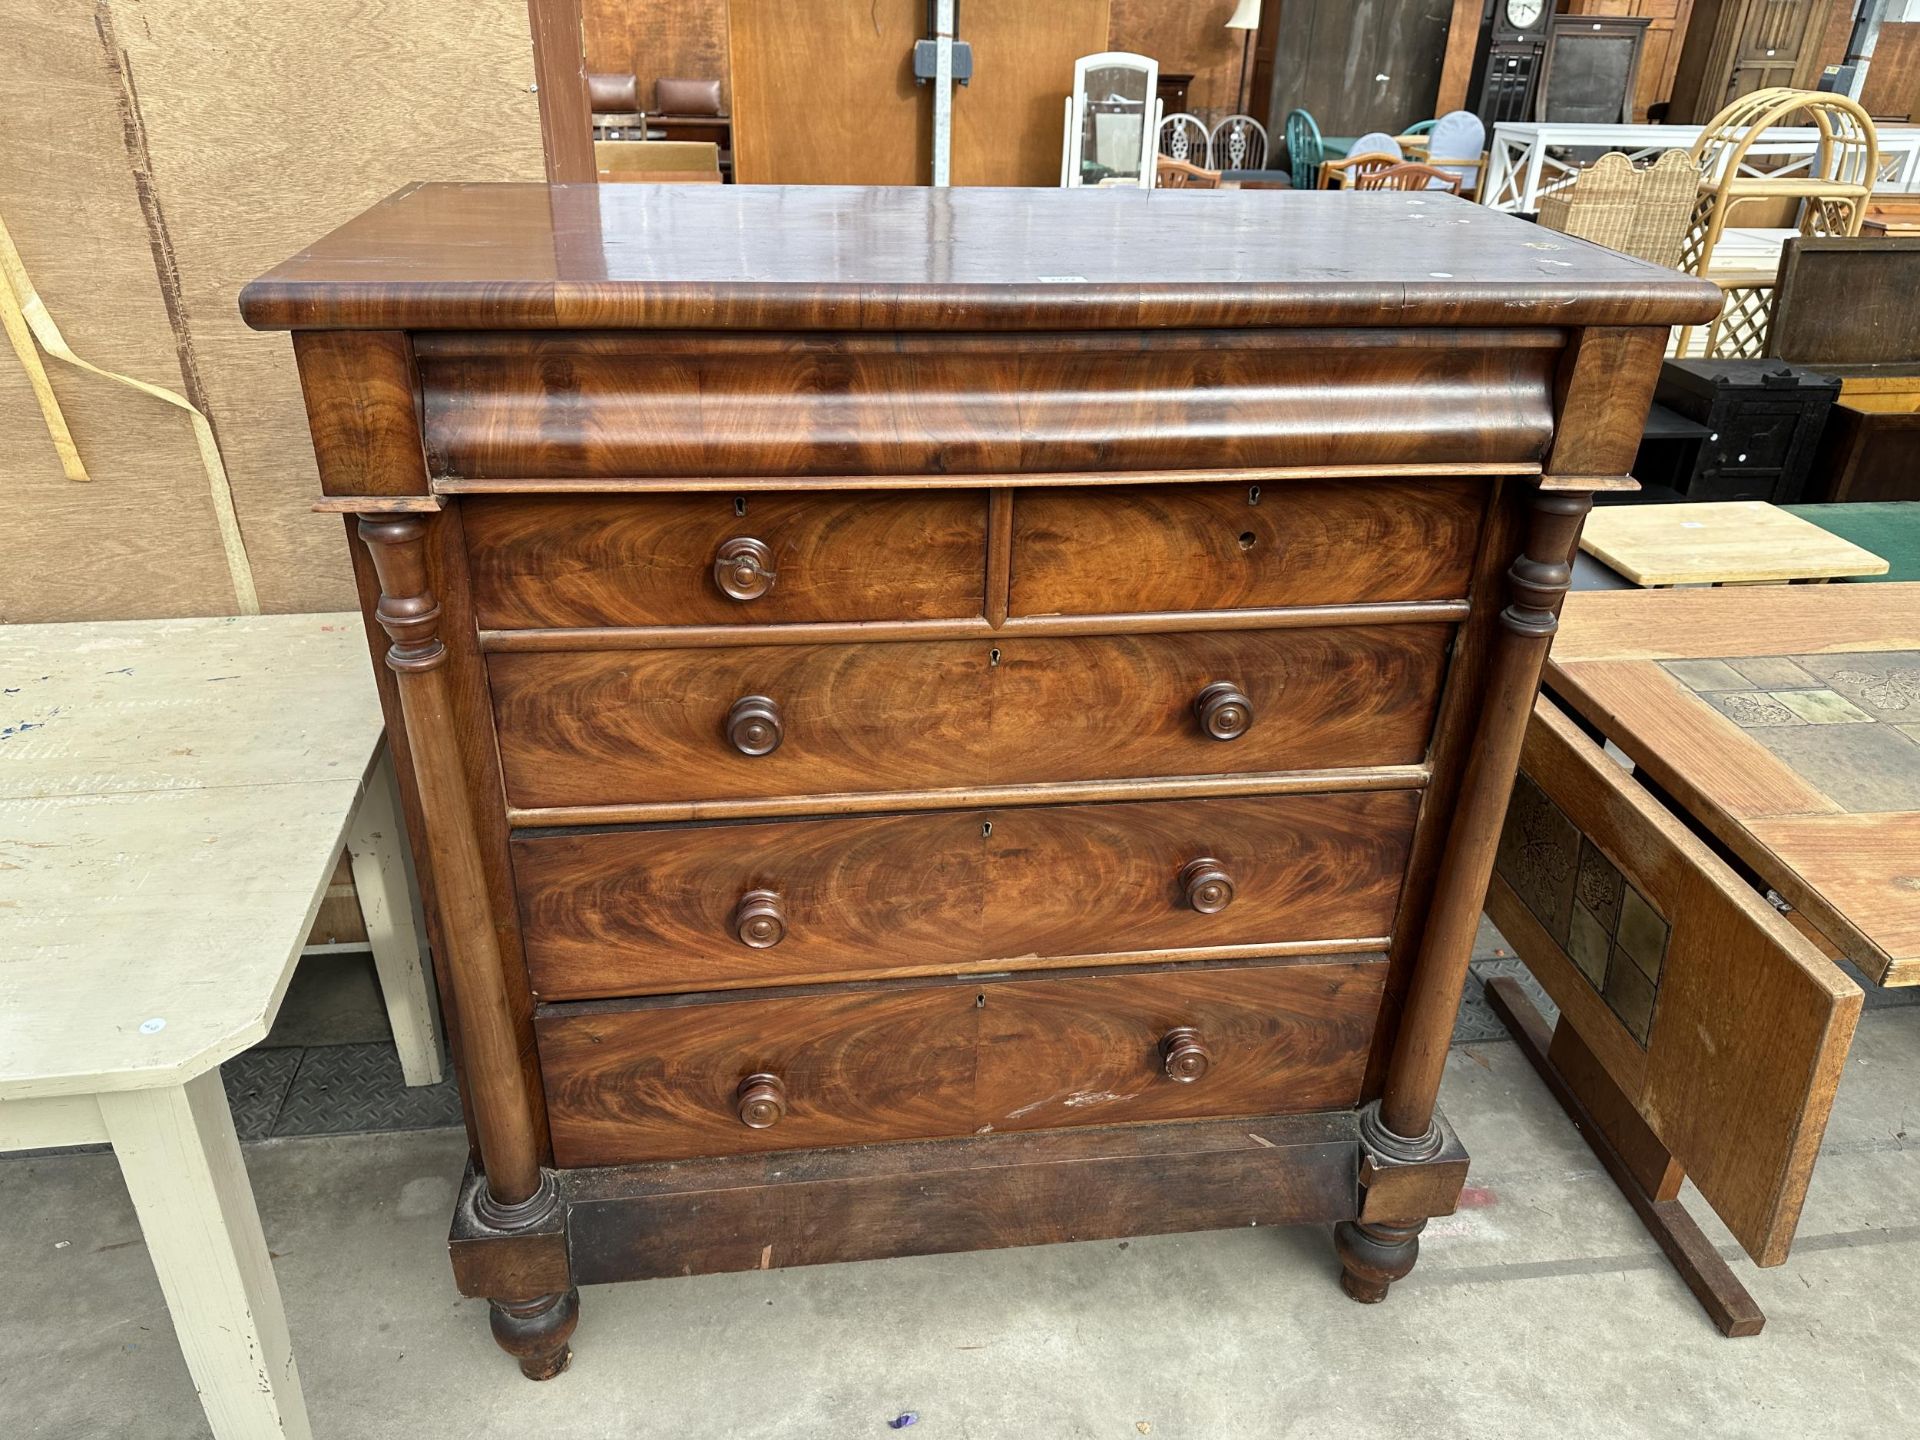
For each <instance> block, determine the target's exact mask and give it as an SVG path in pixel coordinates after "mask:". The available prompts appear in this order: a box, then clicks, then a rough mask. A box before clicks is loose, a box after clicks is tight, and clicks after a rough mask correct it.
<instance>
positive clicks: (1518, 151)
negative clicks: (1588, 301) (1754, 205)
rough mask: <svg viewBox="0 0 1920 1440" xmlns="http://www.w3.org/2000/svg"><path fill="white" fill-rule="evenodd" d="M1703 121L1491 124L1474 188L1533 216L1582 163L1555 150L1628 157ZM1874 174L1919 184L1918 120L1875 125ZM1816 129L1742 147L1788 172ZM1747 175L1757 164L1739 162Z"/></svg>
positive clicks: (1660, 147)
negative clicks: (1482, 170) (1481, 177)
mask: <svg viewBox="0 0 1920 1440" xmlns="http://www.w3.org/2000/svg"><path fill="white" fill-rule="evenodd" d="M1705 129H1706V127H1705V126H1703V125H1552V124H1547V123H1544V122H1531V123H1522V122H1518V121H1502V122H1501V123H1500V124H1498V125H1495V126H1494V127H1493V139H1492V140H1491V141H1490V142H1489V143H1488V146H1487V174H1486V179H1485V181H1484V183H1482V185H1481V186H1480V203H1481V204H1483V205H1488V206H1491V207H1492V208H1493V209H1495V210H1513V211H1521V212H1524V213H1526V214H1529V215H1531V214H1533V213H1535V212H1537V211H1538V210H1539V209H1540V197H1541V196H1542V195H1545V194H1548V193H1549V192H1551V191H1554V190H1558V189H1560V188H1561V187H1562V186H1564V185H1570V184H1572V183H1573V180H1574V177H1575V176H1576V175H1578V174H1579V173H1580V170H1581V168H1582V167H1581V166H1580V165H1579V164H1578V163H1576V162H1575V161H1573V160H1570V159H1566V158H1563V157H1559V156H1555V155H1554V154H1552V153H1551V152H1552V151H1554V150H1558V149H1580V150H1596V149H1598V150H1620V151H1624V152H1625V153H1626V155H1627V157H1628V158H1629V159H1631V160H1634V161H1640V160H1645V159H1649V158H1651V157H1652V156H1655V155H1658V154H1660V153H1661V152H1662V151H1665V150H1688V149H1691V148H1692V147H1693V142H1694V141H1696V140H1698V139H1699V138H1700V136H1701V135H1702V134H1703V133H1704V132H1705ZM1876 130H1877V133H1878V136H1879V141H1880V166H1879V169H1880V174H1879V178H1878V181H1877V182H1876V185H1875V189H1877V190H1915V189H1920V126H1913V125H1881V126H1878V127H1876ZM1819 146H1820V132H1819V131H1818V130H1816V129H1814V128H1813V127H1812V126H1806V127H1798V126H1794V127H1782V128H1776V129H1773V130H1769V131H1767V133H1766V134H1765V135H1763V136H1761V137H1760V139H1759V140H1757V141H1756V142H1754V146H1753V148H1752V149H1751V150H1749V151H1748V152H1747V154H1748V155H1749V156H1750V157H1754V158H1758V157H1761V156H1766V157H1769V158H1770V159H1772V160H1774V161H1776V162H1781V161H1782V159H1783V157H1785V158H1784V163H1780V164H1779V165H1778V167H1777V168H1769V169H1768V170H1767V172H1766V173H1768V174H1771V175H1776V176H1778V175H1792V174H1794V173H1796V172H1798V171H1801V170H1804V169H1806V168H1807V166H1808V165H1810V164H1811V163H1812V162H1813V159H1814V156H1815V154H1816V153H1817V152H1818V150H1819ZM1742 169H1743V171H1745V172H1746V173H1749V174H1758V173H1760V172H1759V171H1758V170H1757V169H1756V168H1755V167H1753V166H1751V165H1748V166H1743V167H1742Z"/></svg>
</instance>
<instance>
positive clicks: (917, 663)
mask: <svg viewBox="0 0 1920 1440" xmlns="http://www.w3.org/2000/svg"><path fill="white" fill-rule="evenodd" d="M1450 634H1451V627H1450V626H1447V625H1393V626H1347V627H1336V628H1329V629H1301V630H1233V631H1209V632H1204V633H1199V634H1160V635H1119V636H1093V637H1080V638H1071V639H1039V638H1020V639H1008V640H1003V641H1001V642H1000V643H999V644H997V645H995V644H989V643H987V642H986V641H972V640H955V641H929V642H912V643H899V644H862V645H777V646H731V647H726V648H722V649H713V650H677V649H667V650H648V651H582V652H549V651H528V652H512V653H502V654H496V655H493V656H491V657H490V658H489V662H488V671H489V675H490V677H491V682H492V693H493V704H494V713H495V719H496V722H497V726H498V731H499V740H500V757H501V762H502V766H503V768H504V771H505V775H506V787H507V796H508V799H509V800H510V801H511V802H512V803H513V804H514V805H515V806H518V807H522V808H540V807H556V806H591V805H602V804H616V803H639V802H698V801H701V800H710V799H739V800H746V799H764V798H770V797H783V796H807V795H823V794H861V793H875V792H880V793H884V792H897V791H923V790H937V789H945V788H967V787H976V786H984V785H1027V784H1045V783H1050V782H1066V781H1081V780H1100V779H1113V778H1140V777H1148V776H1185V775H1222V774H1246V773H1260V772H1270V771H1288V770H1316V769H1324V768H1329V767H1344V766H1364V765H1403V764H1413V763H1417V762H1419V761H1420V760H1421V759H1422V758H1423V757H1424V756H1425V754H1426V748H1427V737H1428V733H1429V730H1430V729H1431V726H1432V721H1433V714H1434V708H1435V704H1436V701H1437V697H1438V694H1439V689H1440V680H1441V674H1442V671H1443V668H1444V660H1445V654H1446V646H1447V641H1448V638H1449V636H1450ZM1223 737H1224V738H1223Z"/></svg>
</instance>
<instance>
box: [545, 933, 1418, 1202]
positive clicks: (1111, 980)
mask: <svg viewBox="0 0 1920 1440" xmlns="http://www.w3.org/2000/svg"><path fill="white" fill-rule="evenodd" d="M1385 974H1386V964H1385V961H1384V958H1383V957H1380V956H1377V955H1375V956H1363V957H1342V958H1340V959H1339V960H1337V961H1334V960H1291V959H1290V960H1277V961H1267V962H1254V963H1225V962H1223V963H1219V964H1202V965H1180V966H1165V967H1154V968H1133V969H1130V970H1128V971H1127V972H1126V973H1124V974H1114V973H1111V972H1086V971H1080V972H1066V973H1056V974H1053V975H1050V976H1046V977H1044V978H1035V979H1017V980H1016V979H1002V980H990V981H984V982H983V981H980V980H979V979H977V978H976V979H973V980H947V979H943V980H935V981H894V982H891V983H886V984H879V985H858V986H835V987H831V988H822V989H813V990H794V991H782V992H768V991H759V992H748V993H743V994H738V995H706V996H666V997H661V998H658V999H650V1000H627V1001H599V1002H591V1003H586V1004H579V1005H567V1006H554V1007H549V1008H546V1009H544V1010H542V1011H541V1012H540V1014H539V1016H538V1018H537V1020H536V1032H537V1034H538V1037H539V1042H540V1061H541V1067H542V1069H543V1071H544V1073H545V1076H546V1087H547V1111H548V1118H549V1120H550V1122H551V1125H552V1130H553V1151H554V1159H555V1161H556V1162H557V1163H558V1164H560V1165H562V1166H568V1167H573V1166H582V1165H616V1164H624V1163H628V1162H633V1161H643V1160H673V1159H685V1158H689V1157H692V1156H699V1155H730V1154H739V1153H745V1152H753V1151H767V1150H794V1149H808V1148H812V1147H816V1146H831V1145H854V1144H861V1143H865V1142H868V1141H874V1140H901V1139H915V1138H927V1137H934V1136H943V1135H968V1134H975V1133H982V1132H986V1131H989V1130H1038V1129H1047V1128H1050V1127H1055V1126H1062V1125H1110V1124H1114V1123H1117V1122H1122V1121H1135V1120H1184V1119H1203V1118H1207V1117H1212V1116H1227V1115H1275V1114H1287V1113H1294V1112H1300V1111H1308V1110H1328V1109H1337V1108H1345V1107H1348V1106H1351V1105H1353V1104H1355V1103H1356V1102H1357V1101H1358V1099H1359V1092H1360V1083H1361V1075H1362V1072H1363V1070H1364V1068H1365V1065H1366V1058H1367V1052H1368V1048H1369V1045H1370V1043H1371V1041H1372V1037H1373V1025H1374V1019H1375V1015H1376V1013H1377V1011H1378V1009H1379V1004H1380V990H1381V984H1382V981H1383V979H1384V977H1385ZM1177 1076H1178V1077H1184V1078H1176V1077H1177ZM757 1077H759V1078H757Z"/></svg>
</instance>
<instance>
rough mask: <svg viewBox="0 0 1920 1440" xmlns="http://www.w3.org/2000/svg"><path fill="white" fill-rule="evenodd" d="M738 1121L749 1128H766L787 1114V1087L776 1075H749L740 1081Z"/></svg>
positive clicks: (777, 1122)
mask: <svg viewBox="0 0 1920 1440" xmlns="http://www.w3.org/2000/svg"><path fill="white" fill-rule="evenodd" d="M738 1099H739V1111H740V1123H741V1124H742V1125H744V1126H746V1127H747V1128H748V1129H749V1130H768V1129H771V1128H772V1127H773V1126H775V1125H778V1124H779V1123H780V1122H781V1121H782V1120H784V1119H785V1118H786V1114H787V1087H786V1086H785V1085H783V1084H781V1082H780V1077H779V1076H778V1075H765V1074H762V1075H749V1076H747V1078H746V1079H744V1080H742V1081H741V1082H740V1090H739V1095H738Z"/></svg>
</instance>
